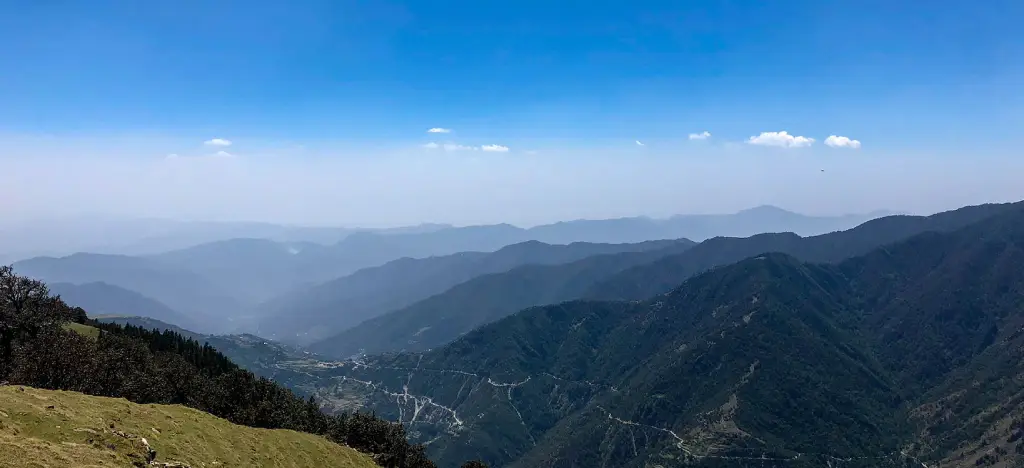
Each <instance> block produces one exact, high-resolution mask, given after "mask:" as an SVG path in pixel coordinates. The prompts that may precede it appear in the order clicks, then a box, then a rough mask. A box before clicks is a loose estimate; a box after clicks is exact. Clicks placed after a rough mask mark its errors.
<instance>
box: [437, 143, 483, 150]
mask: <svg viewBox="0 0 1024 468" xmlns="http://www.w3.org/2000/svg"><path fill="white" fill-rule="evenodd" d="M478 149H480V148H477V147H476V146H464V145H460V144H457V143H445V144H444V150H445V151H476V150H478Z"/></svg>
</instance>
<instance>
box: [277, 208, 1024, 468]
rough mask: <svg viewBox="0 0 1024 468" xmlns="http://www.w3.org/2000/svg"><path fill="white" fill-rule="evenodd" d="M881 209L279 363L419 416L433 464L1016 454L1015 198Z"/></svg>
mask: <svg viewBox="0 0 1024 468" xmlns="http://www.w3.org/2000/svg"><path fill="white" fill-rule="evenodd" d="M910 225H916V226H917V228H916V229H921V228H922V226H924V229H925V231H924V232H921V233H919V234H917V235H913V236H911V237H909V238H906V239H904V240H902V241H898V242H896V243H890V242H888V241H887V240H886V239H887V238H888V237H889V236H892V235H894V233H897V232H903V233H906V232H909V230H913V229H909V230H908V229H905V228H906V227H907V226H910ZM957 225H962V226H961V227H959V228H957V227H956V226H957ZM874 229H875V230H873V231H870V230H865V229H861V230H860V231H859V232H851V233H847V234H845V236H842V237H838V238H833V239H832V240H833V241H834V242H832V241H830V242H824V241H823V240H818V241H816V242H809V241H807V240H804V241H799V240H798V241H797V243H804V244H805V248H806V249H807V250H805V252H814V249H812V248H811V247H810V246H823V247H824V246H828V247H827V248H825V250H821V251H817V253H816V254H814V255H820V256H821V257H824V258H828V259H838V258H841V257H843V256H844V255H848V254H849V252H852V251H854V250H857V249H858V248H860V246H864V245H866V244H867V243H872V242H873V243H876V244H880V246H879V247H876V248H874V249H869V250H868V251H866V252H864V253H863V254H861V255H859V256H855V257H853V258H850V259H847V260H844V261H842V262H839V263H833V264H808V263H803V262H801V261H800V260H798V259H797V258H794V257H792V256H790V255H787V254H784V253H772V252H770V251H768V252H762V253H756V254H754V255H753V256H748V257H746V259H743V260H740V261H739V262H737V263H733V264H730V265H722V266H717V267H714V268H711V269H710V270H707V271H705V272H703V273H700V274H698V275H697V276H694V277H691V278H690V279H687V280H685V281H684V282H682V284H681V285H677V287H675V288H672V289H671V290H670V291H669V292H667V293H664V294H660V295H657V296H655V297H653V298H650V299H647V300H643V301H630V302H624V301H595V300H578V301H570V302H565V303H560V304H555V305H549V306H543V307H534V308H529V309H525V310H523V311H520V312H519V313H516V314H514V315H511V316H509V317H506V318H504V319H502V320H499V321H497V322H494V323H492V324H489V325H486V326H484V327H482V328H478V329H475V330H473V331H472V332H470V333H468V334H466V335H464V336H462V337H461V338H459V339H457V340H455V341H454V342H453V343H451V344H449V345H447V346H444V347H441V348H438V349H435V350H432V351H429V352H426V353H422V354H419V353H402V354H392V355H381V356H370V357H366V358H364V359H360V360H358V361H351V362H338V363H331V364H324V363H321V364H315V365H303V364H288V363H278V364H277V366H278V367H282V368H288V369H292V370H293V371H294V372H293V373H292V374H289V375H288V377H287V378H289V379H292V380H291V382H290V383H291V384H292V385H295V386H307V387H308V386H310V385H317V386H318V389H317V394H318V395H319V396H320V398H322V399H323V401H324V402H326V403H327V405H328V407H329V408H330V407H333V408H347V409H355V408H359V409H364V410H372V411H374V412H375V413H376V414H378V415H381V416H385V417H388V418H390V419H393V420H398V421H402V422H403V423H405V424H406V425H407V426H408V427H411V428H415V432H414V433H413V437H414V438H415V439H416V440H419V441H423V442H429V444H428V445H427V447H428V452H429V453H430V455H431V457H432V458H433V459H435V460H436V461H437V462H438V463H439V464H440V465H441V466H451V465H453V464H455V463H456V462H457V461H458V460H462V459H465V458H468V457H473V458H477V457H479V458H482V459H483V460H485V461H487V462H489V463H491V464H492V466H495V467H516V468H518V467H561V466H617V467H638V468H639V467H646V466H659V465H660V466H668V465H667V464H671V466H698V467H725V466H739V467H759V466H775V467H783V466H801V467H802V466H806V467H818V466H844V467H864V468H867V467H887V468H894V467H904V468H905V467H910V466H939V467H954V466H1018V464H1019V463H1021V462H1022V461H1024V455H1022V454H1024V437H1022V435H1024V425H1022V421H1024V403H1021V401H1022V400H1021V398H1020V396H1021V395H1024V381H1021V379H1019V378H1017V376H1018V375H1020V374H1021V373H1022V372H1024V364H1022V363H1024V351H1022V350H1024V333H1022V330H1024V309H1022V307H1021V304H1024V268H1021V265H1024V204H1014V205H988V206H982V207H971V208H966V209H963V210H958V211H953V212H949V213H944V214H942V215H937V216H935V217H929V218H899V219H897V220H890V221H885V222H881V221H880V222H876V223H875V225H874ZM872 232H873V233H874V235H875V236H876V237H875V238H874V240H873V241H871V242H868V241H867V239H868V238H869V237H871V236H869V235H868V233H872ZM854 234H856V235H854ZM856 239H862V240H863V242H859V241H856ZM768 248H772V246H771V245H768ZM695 251H696V247H695V248H692V249H689V250H687V251H685V252H683V253H681V254H679V255H680V256H685V255H690V256H693V255H696V254H693V253H691V252H695ZM805 254H806V253H805ZM666 258H667V257H666ZM710 266H714V265H710ZM656 271H662V272H665V273H667V274H668V278H666V279H665V282H669V281H672V280H671V279H670V278H671V277H672V276H673V275H675V274H677V272H674V271H672V270H670V269H655V270H651V272H652V273H653V272H656ZM647 277H648V278H653V277H651V276H647ZM303 372H304V373H305V374H303Z"/></svg>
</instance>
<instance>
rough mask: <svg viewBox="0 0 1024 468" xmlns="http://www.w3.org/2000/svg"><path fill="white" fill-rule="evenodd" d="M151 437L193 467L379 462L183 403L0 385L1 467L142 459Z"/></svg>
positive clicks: (164, 455)
mask: <svg viewBox="0 0 1024 468" xmlns="http://www.w3.org/2000/svg"><path fill="white" fill-rule="evenodd" d="M142 438H145V443H144V442H143V441H142ZM146 444H148V445H149V446H150V448H151V449H153V450H155V451H156V457H155V460H154V461H155V462H163V463H170V462H178V463H181V464H183V465H186V466H193V467H200V466H218V467H252V466H260V467H322V466H330V467H340V468H370V467H374V466H376V465H375V464H374V463H373V461H372V460H371V459H370V458H369V457H368V456H366V455H363V454H361V453H359V452H356V451H355V450H353V449H351V448H348V447H344V446H341V445H338V444H335V443H332V442H330V441H328V440H327V439H324V438H323V437H319V436H315V435H312V434H306V433H302V432H295V431H289V430H283V429H275V430H268V429H255V428H250V427H245V426H239V425H236V424H232V423H230V422H228V421H226V420H223V419H220V418H217V417H214V416H211V415H210V414H208V413H204V412H202V411H198V410H194V409H191V408H186V407H184V406H178V405H139V404H135V403H130V402H128V401H127V400H124V399H121V398H104V397H96V396H89V395H84V394H81V393H75V392H63V391H53V390H39V389H35V388H31V387H20V386H3V387H0V466H3V467H26V466H39V467H51V466H52V467H67V466H110V467H123V466H132V465H135V466H141V465H142V464H145V463H146V462H147V459H148V455H149V451H148V450H147V448H146Z"/></svg>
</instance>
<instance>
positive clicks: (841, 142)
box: [825, 135, 860, 149]
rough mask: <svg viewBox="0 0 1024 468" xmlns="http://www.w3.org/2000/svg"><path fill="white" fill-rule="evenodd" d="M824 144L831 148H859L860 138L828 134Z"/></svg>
mask: <svg viewBox="0 0 1024 468" xmlns="http://www.w3.org/2000/svg"><path fill="white" fill-rule="evenodd" d="M825 144H826V145H828V146H831V147H833V148H852V149H857V148H860V140H851V139H849V138H847V137H844V136H836V135H829V137H828V138H826V139H825Z"/></svg>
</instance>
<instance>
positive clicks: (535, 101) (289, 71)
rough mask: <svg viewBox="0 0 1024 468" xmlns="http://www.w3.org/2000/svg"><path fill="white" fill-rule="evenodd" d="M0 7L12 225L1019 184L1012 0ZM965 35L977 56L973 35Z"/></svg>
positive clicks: (404, 212)
mask: <svg viewBox="0 0 1024 468" xmlns="http://www.w3.org/2000/svg"><path fill="white" fill-rule="evenodd" d="M117 3H118V2H112V3H110V4H105V5H92V4H86V3H75V2H71V3H62V4H61V5H60V6H54V5H47V4H38V5H37V4H31V5H24V7H23V8H18V9H14V10H12V11H10V12H9V13H10V14H8V15H6V16H5V17H4V18H3V19H0V40H4V42H5V43H8V44H17V46H16V47H8V48H6V50H5V51H4V52H3V53H0V66H4V67H5V68H6V69H8V70H18V72H17V73H7V74H4V75H3V76H2V77H0V102H3V103H4V105H3V106H0V165H2V168H3V170H0V186H3V187H4V188H5V191H4V194H3V196H2V197H0V218H4V219H24V218H26V217H33V216H37V215H45V216H75V215H90V216H100V215H103V216H133V217H156V218H171V219H190V220H205V221H264V222H272V223H285V224H298V225H318V226H323V225H327V226H335V225H344V226H359V227H389V226H408V225H416V224H420V223H448V224H455V225H476V224H496V223H502V222H505V223H511V224H515V225H519V226H531V225H537V224H545V223H551V222H556V221H563V220H572V219H606V218H618V217H631V216H651V217H666V216H670V215H674V214H684V213H730V212H735V211H738V210H742V209H745V208H750V207H754V206H758V205H765V204H770V205H775V206H779V207H783V208H785V209H787V210H792V211H795V212H800V213H806V214H811V215H818V214H840V213H866V212H870V211H873V210H879V209H886V210H893V211H901V212H910V213H933V212H937V211H942V210H946V209H952V208H956V207H959V206H964V205H971V204H978V203H985V202H991V201H1010V200H1017V199H1021V198H1024V189H1022V188H1021V184H1020V183H1019V180H1017V179H1018V178H1019V176H1017V174H1021V173H1024V160H1022V159H1021V158H1020V157H1019V152H1020V151H1019V146H1020V145H1019V142H1018V139H1019V136H1018V134H1019V129H1020V128H1022V126H1024V111H1022V109H1024V95H1022V93H1020V92H1019V86H1018V85H1019V83H1021V82H1022V79H1024V66H1021V65H1020V62H1019V61H1018V60H1014V59H1015V58H1017V57H1020V56H1024V41H1020V38H1021V32H1020V30H1019V28H1018V25H1017V24H1016V23H1015V22H1014V21H1013V20H1012V18H1015V17H1018V16H1019V15H1014V14H1012V12H1013V11H1018V12H1021V6H1020V5H1019V4H1015V3H1013V2H1008V1H1002V0H999V1H995V2H989V3H985V4H984V5H975V4H970V5H960V4H950V5H945V6H944V7H943V8H937V9H935V11H933V12H931V13H930V16H929V17H928V21H921V20H920V15H919V11H918V9H916V8H904V7H898V6H893V7H892V8H887V9H875V8H865V7H861V6H856V5H839V4H828V3H825V4H823V3H820V2H809V1H794V2H790V3H787V4H785V5H774V6H772V7H770V8H769V7H767V6H765V5H763V4H762V3H760V2H752V1H748V2H740V3H743V4H744V5H743V6H742V7H741V6H739V5H738V4H735V3H732V2H728V3H727V2H708V3H706V4H701V5H689V4H680V3H677V2H667V1H664V0H661V1H656V0H650V1H642V2H639V3H635V2H631V3H629V4H625V3H622V4H601V5H588V7H587V8H570V7H569V6H566V5H561V6H552V5H550V4H548V3H540V2H529V1H527V2H526V3H519V4H517V5H516V6H515V7H511V6H508V5H500V4H487V5H484V4H474V5H461V6H456V5H436V4H434V3H429V2H420V1H415V0H411V1H400V2H390V1H388V2H370V3H361V2H329V1H314V2H309V3H304V4H303V5H297V6H289V7H287V8H282V7H281V6H280V5H275V4H274V3H272V2H246V3H232V2H227V3H222V4H217V5H211V4H208V3H206V2H195V1H185V2H179V3H177V4H176V5H175V6H174V8H168V7H165V6H163V5H155V4H153V5H149V4H147V5H145V6H138V7H133V8H122V7H120V6H119V5H117ZM968 45H969V46H968Z"/></svg>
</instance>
